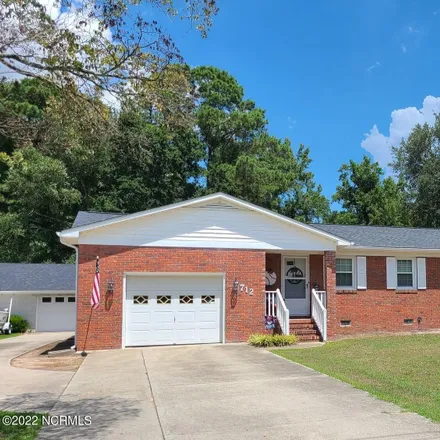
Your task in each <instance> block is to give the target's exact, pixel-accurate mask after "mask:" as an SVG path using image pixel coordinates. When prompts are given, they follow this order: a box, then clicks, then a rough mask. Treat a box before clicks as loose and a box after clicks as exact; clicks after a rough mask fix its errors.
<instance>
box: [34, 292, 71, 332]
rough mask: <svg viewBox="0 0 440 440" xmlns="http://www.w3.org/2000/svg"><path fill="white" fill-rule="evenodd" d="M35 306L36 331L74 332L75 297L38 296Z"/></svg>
mask: <svg viewBox="0 0 440 440" xmlns="http://www.w3.org/2000/svg"><path fill="white" fill-rule="evenodd" d="M37 301H38V305H37V331H39V332H57V331H70V330H75V317H76V313H75V310H76V304H75V295H63V296H53V295H52V296H50V295H45V296H40V297H39V298H38V300H37Z"/></svg>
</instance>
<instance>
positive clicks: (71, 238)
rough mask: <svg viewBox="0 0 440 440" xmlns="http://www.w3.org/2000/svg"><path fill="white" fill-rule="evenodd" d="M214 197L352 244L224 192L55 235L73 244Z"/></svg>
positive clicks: (342, 244) (345, 243)
mask: <svg viewBox="0 0 440 440" xmlns="http://www.w3.org/2000/svg"><path fill="white" fill-rule="evenodd" d="M216 199H218V200H225V201H228V202H231V203H233V204H235V205H238V206H242V207H244V208H246V209H249V210H251V211H255V212H259V213H261V214H263V215H267V216H269V217H272V218H275V219H277V220H280V221H283V222H285V223H288V224H291V225H295V226H297V227H298V228H300V229H303V230H306V231H308V232H310V233H312V234H316V235H319V236H321V237H324V238H327V239H328V240H331V241H333V242H336V243H337V245H338V246H350V245H351V244H352V243H351V242H349V241H346V240H343V239H342V238H340V237H337V236H335V235H332V234H329V233H327V232H324V231H321V230H319V229H317V228H314V227H313V226H309V225H306V224H305V223H301V222H299V221H296V220H293V219H291V218H289V217H286V216H284V215H281V214H278V213H275V212H273V211H270V210H269V209H265V208H261V207H259V206H256V205H254V204H252V203H249V202H245V201H243V200H240V199H237V198H235V197H232V196H230V195H227V194H224V193H215V194H210V195H208V196H203V197H198V198H195V199H191V200H187V201H184V202H178V203H173V204H172V205H167V206H163V207H160V208H155V209H150V210H147V211H141V212H137V213H134V214H127V215H124V216H122V217H116V218H113V219H109V220H104V221H102V222H97V223H92V224H90V225H85V226H79V227H77V228H70V229H65V230H64V231H61V232H57V235H58V236H59V237H60V239H61V242H63V239H66V241H67V242H69V243H71V244H75V243H77V239H78V237H79V234H80V233H81V232H84V231H90V230H93V229H97V228H102V227H105V226H110V225H113V224H116V223H122V222H125V221H128V220H134V219H138V218H141V217H147V216H150V215H154V214H159V213H163V212H167V211H170V210H173V209H177V208H184V207H190V206H194V205H198V204H200V203H203V202H209V201H211V200H216Z"/></svg>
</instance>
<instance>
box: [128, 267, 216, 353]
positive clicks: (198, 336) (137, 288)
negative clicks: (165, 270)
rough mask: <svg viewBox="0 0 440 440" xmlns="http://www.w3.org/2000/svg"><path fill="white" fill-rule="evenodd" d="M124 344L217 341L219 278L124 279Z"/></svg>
mask: <svg viewBox="0 0 440 440" xmlns="http://www.w3.org/2000/svg"><path fill="white" fill-rule="evenodd" d="M126 286H127V287H126V290H127V292H126V299H125V345H126V346H141V345H173V344H201V343H213V342H220V341H221V339H222V338H221V329H222V325H221V316H222V314H221V310H222V304H223V278H222V276H203V275H191V276H178V275H157V276H156V275H148V276H137V275H130V276H127V284H126Z"/></svg>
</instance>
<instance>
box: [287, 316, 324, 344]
mask: <svg viewBox="0 0 440 440" xmlns="http://www.w3.org/2000/svg"><path fill="white" fill-rule="evenodd" d="M289 324H290V334H291V335H295V336H296V337H297V338H298V341H299V342H312V341H321V340H322V338H321V334H320V333H319V330H318V327H317V326H316V324H315V321H313V319H312V318H290V320H289Z"/></svg>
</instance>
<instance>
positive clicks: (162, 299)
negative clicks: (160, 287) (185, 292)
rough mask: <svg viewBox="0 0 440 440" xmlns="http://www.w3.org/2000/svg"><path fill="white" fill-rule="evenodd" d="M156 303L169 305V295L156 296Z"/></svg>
mask: <svg viewBox="0 0 440 440" xmlns="http://www.w3.org/2000/svg"><path fill="white" fill-rule="evenodd" d="M156 302H157V304H171V296H170V295H157V298H156Z"/></svg>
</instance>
